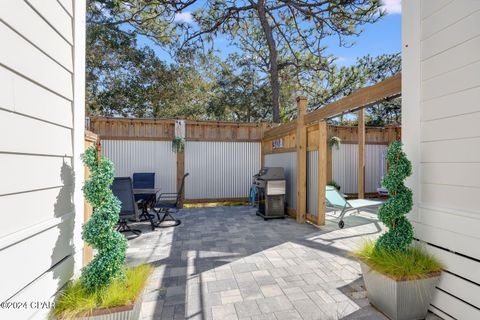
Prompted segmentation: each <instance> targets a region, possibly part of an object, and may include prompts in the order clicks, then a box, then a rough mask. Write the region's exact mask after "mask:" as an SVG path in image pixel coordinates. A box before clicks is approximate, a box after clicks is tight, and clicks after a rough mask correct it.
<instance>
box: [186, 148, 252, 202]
mask: <svg viewBox="0 0 480 320" xmlns="http://www.w3.org/2000/svg"><path fill="white" fill-rule="evenodd" d="M259 170H260V143H258V142H196V141H188V142H187V143H186V146H185V172H188V173H190V176H189V177H188V178H187V181H186V184H185V197H186V199H208V198H240V197H247V196H248V191H249V190H250V186H251V184H252V176H253V175H254V174H256V173H257V172H258V171H259Z"/></svg>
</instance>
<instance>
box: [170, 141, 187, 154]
mask: <svg viewBox="0 0 480 320" xmlns="http://www.w3.org/2000/svg"><path fill="white" fill-rule="evenodd" d="M172 151H173V152H175V153H176V152H180V153H182V152H183V151H185V139H184V138H182V137H175V138H174V139H173V140H172Z"/></svg>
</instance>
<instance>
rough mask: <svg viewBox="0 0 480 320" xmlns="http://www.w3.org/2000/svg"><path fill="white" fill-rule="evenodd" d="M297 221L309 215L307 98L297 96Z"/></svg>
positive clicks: (303, 219) (303, 220)
mask: <svg viewBox="0 0 480 320" xmlns="http://www.w3.org/2000/svg"><path fill="white" fill-rule="evenodd" d="M297 109H298V111H297V112H298V114H297V131H296V151H297V208H296V211H297V222H298V223H305V218H306V215H307V129H306V127H305V125H304V116H305V114H306V113H307V98H306V97H303V96H299V97H297Z"/></svg>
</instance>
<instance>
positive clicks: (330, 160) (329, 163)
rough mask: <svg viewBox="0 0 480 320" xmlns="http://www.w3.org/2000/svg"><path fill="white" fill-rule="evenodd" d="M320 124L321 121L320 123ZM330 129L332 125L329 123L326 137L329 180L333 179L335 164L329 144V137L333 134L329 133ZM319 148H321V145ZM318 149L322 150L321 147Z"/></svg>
mask: <svg viewBox="0 0 480 320" xmlns="http://www.w3.org/2000/svg"><path fill="white" fill-rule="evenodd" d="M319 124H320V123H319ZM329 131H330V127H329V126H328V125H327V137H326V143H327V182H328V181H332V180H333V178H332V176H333V173H332V172H333V171H332V170H333V166H332V148H330V147H329V145H328V139H329V137H330V136H331V135H330V134H329ZM319 148H320V146H319ZM318 150H320V149H318Z"/></svg>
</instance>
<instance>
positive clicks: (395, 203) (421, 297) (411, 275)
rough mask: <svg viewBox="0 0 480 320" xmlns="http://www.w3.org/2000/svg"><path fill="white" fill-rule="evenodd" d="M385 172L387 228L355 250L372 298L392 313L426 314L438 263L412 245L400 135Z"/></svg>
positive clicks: (408, 192)
mask: <svg viewBox="0 0 480 320" xmlns="http://www.w3.org/2000/svg"><path fill="white" fill-rule="evenodd" d="M387 160H388V163H389V170H388V173H387V174H386V175H385V177H384V179H383V181H382V183H383V185H384V186H385V187H386V188H387V189H388V192H389V194H390V198H389V199H388V200H387V202H385V204H383V205H382V207H381V208H380V210H379V214H378V215H379V219H380V220H381V221H382V222H383V223H384V224H385V225H386V226H387V227H388V229H389V230H388V232H386V233H384V234H383V235H381V236H380V238H378V240H377V241H376V242H375V243H373V242H367V243H365V244H364V246H363V247H362V248H361V249H360V250H358V251H357V252H354V255H355V256H357V257H358V258H359V261H360V266H361V269H362V273H363V279H364V282H365V287H366V289H367V294H368V299H369V300H370V303H371V304H372V305H374V306H375V307H376V308H377V309H379V310H380V311H381V312H383V313H384V314H385V315H386V316H388V317H389V318H390V319H424V318H425V316H426V314H427V312H428V306H429V304H430V301H431V298H432V295H433V292H434V290H435V285H436V284H437V282H438V279H439V277H440V272H441V269H442V265H441V264H440V262H439V261H437V260H436V259H435V258H434V257H433V256H431V255H429V254H428V253H426V252H425V250H424V249H423V248H422V247H420V246H419V245H412V240H413V227H412V225H411V223H410V222H409V221H408V219H407V217H406V216H405V215H406V214H407V213H408V212H410V210H411V209H412V206H413V199H412V191H411V190H410V189H409V188H408V187H406V186H405V185H404V183H403V182H404V180H405V178H407V177H408V176H410V175H411V173H412V165H411V163H410V161H409V160H408V159H407V157H406V155H405V153H404V152H403V151H402V145H401V143H400V141H395V142H393V143H392V144H391V145H390V146H389V148H388V151H387Z"/></svg>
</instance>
